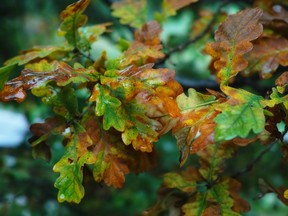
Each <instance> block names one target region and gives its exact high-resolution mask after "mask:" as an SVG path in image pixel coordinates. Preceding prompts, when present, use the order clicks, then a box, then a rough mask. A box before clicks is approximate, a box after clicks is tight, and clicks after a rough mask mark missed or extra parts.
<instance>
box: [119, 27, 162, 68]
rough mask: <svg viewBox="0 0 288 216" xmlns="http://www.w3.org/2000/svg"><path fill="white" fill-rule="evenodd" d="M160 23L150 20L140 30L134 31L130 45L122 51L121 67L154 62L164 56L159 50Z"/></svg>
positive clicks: (160, 46)
mask: <svg viewBox="0 0 288 216" xmlns="http://www.w3.org/2000/svg"><path fill="white" fill-rule="evenodd" d="M160 32H161V28H160V25H159V24H158V23H157V22H156V21H151V22H148V23H146V24H145V25H143V27H142V29H141V30H137V31H136V32H135V41H134V42H133V43H132V44H131V45H130V47H129V48H128V50H127V51H125V52H124V53H123V60H122V61H121V67H122V68H125V67H127V66H128V65H131V64H134V65H138V64H139V62H140V63H141V64H142V65H144V64H147V63H151V62H155V61H156V60H157V59H161V58H163V57H164V54H163V53H162V52H161V51H160V50H161V49H162V45H161V43H160V37H159V36H160Z"/></svg>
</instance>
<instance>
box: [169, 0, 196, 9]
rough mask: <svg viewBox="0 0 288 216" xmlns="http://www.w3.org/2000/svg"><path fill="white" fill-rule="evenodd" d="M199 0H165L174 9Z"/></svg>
mask: <svg viewBox="0 0 288 216" xmlns="http://www.w3.org/2000/svg"><path fill="white" fill-rule="evenodd" d="M197 1H198V0H165V2H167V3H168V4H169V6H170V7H171V9H173V10H175V11H176V10H179V9H181V8H183V7H185V6H187V5H189V4H191V3H194V2H197Z"/></svg>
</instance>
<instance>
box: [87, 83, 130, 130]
mask: <svg viewBox="0 0 288 216" xmlns="http://www.w3.org/2000/svg"><path fill="white" fill-rule="evenodd" d="M90 101H96V108H95V114H96V115H97V116H103V128H104V129H105V130H109V129H110V128H111V127H114V128H115V129H116V130H118V131H124V129H125V119H123V117H122V114H121V111H122V110H121V107H120V106H121V101H120V100H118V99H117V98H115V97H113V96H111V95H110V92H109V90H108V89H107V88H105V86H102V85H101V84H99V83H98V84H96V85H95V87H94V91H93V95H92V96H91V98H90Z"/></svg>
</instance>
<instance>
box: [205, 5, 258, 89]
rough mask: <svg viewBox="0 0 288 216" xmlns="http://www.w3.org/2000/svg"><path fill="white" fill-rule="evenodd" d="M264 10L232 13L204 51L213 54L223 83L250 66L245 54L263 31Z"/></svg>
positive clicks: (213, 60)
mask: <svg viewBox="0 0 288 216" xmlns="http://www.w3.org/2000/svg"><path fill="white" fill-rule="evenodd" d="M261 16H262V11H261V10H260V9H258V8H254V9H246V10H243V11H240V12H239V13H237V14H235V15H230V16H228V18H227V19H226V21H225V22H224V23H222V24H221V25H220V26H219V28H218V30H217V31H216V33H215V40H216V42H214V43H209V44H207V46H206V47H205V50H204V52H205V53H206V54H209V55H211V56H212V58H213V59H212V62H213V66H214V68H215V69H216V71H217V77H218V78H219V79H220V80H221V83H222V84H227V82H228V81H229V79H230V78H232V77H234V76H236V75H237V73H238V72H240V71H242V70H244V69H245V68H246V67H247V66H248V62H247V61H246V60H245V59H244V58H243V55H244V54H245V53H247V52H249V51H251V50H252V47H253V46H252V43H251V42H250V41H252V40H255V39H256V38H258V37H259V36H260V35H261V34H262V31H263V27H262V25H261V24H260V23H259V19H260V17H261Z"/></svg>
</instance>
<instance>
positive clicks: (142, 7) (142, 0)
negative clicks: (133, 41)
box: [112, 0, 148, 28]
mask: <svg viewBox="0 0 288 216" xmlns="http://www.w3.org/2000/svg"><path fill="white" fill-rule="evenodd" d="M112 10H113V11H112V15H113V16H115V17H118V18H120V22H121V23H122V24H129V25H131V26H132V27H136V28H141V27H142V25H143V24H144V23H146V21H147V15H148V8H147V1H146V0H138V1H135V0H123V1H120V2H115V3H113V4H112Z"/></svg>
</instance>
